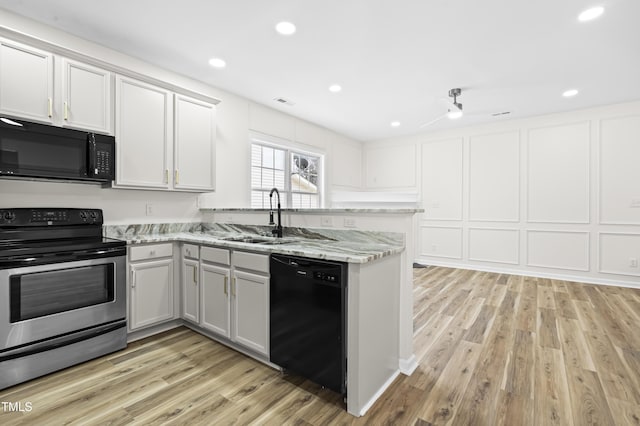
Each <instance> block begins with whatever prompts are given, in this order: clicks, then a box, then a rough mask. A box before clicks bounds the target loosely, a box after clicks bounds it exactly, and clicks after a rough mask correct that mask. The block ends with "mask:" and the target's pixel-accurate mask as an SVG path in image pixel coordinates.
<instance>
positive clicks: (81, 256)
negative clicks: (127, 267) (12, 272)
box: [0, 247, 127, 269]
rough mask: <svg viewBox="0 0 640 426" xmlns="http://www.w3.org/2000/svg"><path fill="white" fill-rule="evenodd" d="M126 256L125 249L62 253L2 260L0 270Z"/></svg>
mask: <svg viewBox="0 0 640 426" xmlns="http://www.w3.org/2000/svg"><path fill="white" fill-rule="evenodd" d="M126 254H127V249H126V248H125V247H110V248H101V249H91V250H80V251H72V252H61V253H55V254H47V255H46V256H38V255H34V256H31V257H24V258H17V259H16V258H13V259H12V258H8V259H0V269H7V268H23V267H27V266H31V265H41V264H51V263H65V262H75V261H78V260H87V259H101V258H106V257H115V256H126Z"/></svg>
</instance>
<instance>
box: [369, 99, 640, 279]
mask: <svg viewBox="0 0 640 426" xmlns="http://www.w3.org/2000/svg"><path fill="white" fill-rule="evenodd" d="M364 158H365V159H366V161H365V170H364V173H365V175H364V176H365V177H364V182H365V185H366V188H365V189H367V190H388V189H389V188H394V189H402V190H416V191H418V192H419V194H420V195H421V199H422V203H423V207H424V208H425V210H426V211H425V213H424V214H422V215H420V217H419V221H418V222H419V226H418V231H417V232H418V236H417V247H416V253H417V260H418V261H420V262H422V263H425V264H434V265H450V266H458V267H465V268H471V269H480V270H491V271H498V272H501V271H502V272H511V273H520V274H525V275H535V276H543V277H557V278H563V279H569V280H578V281H586V282H595V283H610V284H621V285H630V286H634V287H640V268H639V267H638V263H639V262H640V166H638V159H640V102H631V103H625V104H619V105H612V106H607V107H600V108H593V109H588V110H581V111H574V112H569V113H561V114H553V115H547V116H540V117H535V118H530V119H520V120H508V121H499V122H496V123H492V124H487V125H482V126H473V127H466V128H461V129H457V130H451V131H443V132H438V133H432V134H421V135H416V136H411V137H405V138H398V139H392V140H382V141H377V142H374V143H370V144H367V145H365V153H364ZM416 158H417V159H418V160H417V161H416V160H415V159H416ZM388 159H391V161H392V162H393V163H394V164H403V167H397V168H394V170H393V171H391V170H388V169H387V167H388V165H387V163H388V161H389V160H388ZM391 172H393V176H391V174H392V173H391ZM634 265H635V266H634Z"/></svg>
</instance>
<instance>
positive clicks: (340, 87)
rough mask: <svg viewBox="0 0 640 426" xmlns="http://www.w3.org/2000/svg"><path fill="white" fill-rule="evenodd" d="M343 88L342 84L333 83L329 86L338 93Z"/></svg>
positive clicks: (330, 89) (331, 90)
mask: <svg viewBox="0 0 640 426" xmlns="http://www.w3.org/2000/svg"><path fill="white" fill-rule="evenodd" d="M341 90H342V86H340V85H339V84H332V85H331V86H329V91H330V92H333V93H338V92H339V91H341Z"/></svg>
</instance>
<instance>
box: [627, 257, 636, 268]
mask: <svg viewBox="0 0 640 426" xmlns="http://www.w3.org/2000/svg"><path fill="white" fill-rule="evenodd" d="M629 267H630V268H637V267H638V258H636V257H632V258H631V259H629Z"/></svg>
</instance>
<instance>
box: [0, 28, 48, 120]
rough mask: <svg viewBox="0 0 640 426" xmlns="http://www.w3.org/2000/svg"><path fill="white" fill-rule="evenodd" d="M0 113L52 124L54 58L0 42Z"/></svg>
mask: <svg viewBox="0 0 640 426" xmlns="http://www.w3.org/2000/svg"><path fill="white" fill-rule="evenodd" d="M0 112H2V113H5V114H9V115H14V116H18V117H20V118H25V119H27V120H34V121H42V122H46V123H52V122H53V55H52V54H50V53H48V52H44V51H42V50H38V49H34V48H32V47H30V46H26V45H23V44H19V43H14V42H10V41H7V40H0Z"/></svg>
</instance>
